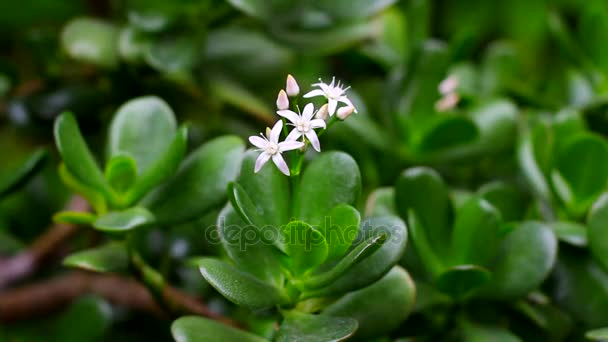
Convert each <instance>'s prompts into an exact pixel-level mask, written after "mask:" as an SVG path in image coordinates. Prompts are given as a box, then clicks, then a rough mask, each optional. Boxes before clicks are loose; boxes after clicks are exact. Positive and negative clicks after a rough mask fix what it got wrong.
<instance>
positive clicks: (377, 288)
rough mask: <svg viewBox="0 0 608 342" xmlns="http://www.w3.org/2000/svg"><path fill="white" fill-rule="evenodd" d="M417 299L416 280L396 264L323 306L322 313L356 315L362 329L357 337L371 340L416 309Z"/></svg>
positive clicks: (398, 323)
mask: <svg viewBox="0 0 608 342" xmlns="http://www.w3.org/2000/svg"><path fill="white" fill-rule="evenodd" d="M415 299H416V287H415V285H414V281H413V280H412V278H411V277H410V275H409V274H408V273H407V272H406V271H405V270H404V269H403V268H401V267H399V266H395V267H393V268H392V269H391V271H390V272H388V273H387V274H386V275H385V276H384V277H382V279H380V280H378V281H377V282H375V283H373V284H372V285H370V286H368V287H365V288H363V289H361V290H357V291H353V292H350V293H348V294H346V295H344V296H343V297H342V298H340V299H338V300H337V301H336V302H334V303H333V304H331V305H330V306H328V307H327V308H325V309H324V310H323V315H329V316H336V317H351V318H354V319H356V320H357V322H359V329H357V331H356V333H355V338H357V339H359V340H366V341H368V340H371V339H372V338H374V337H380V336H384V335H386V334H388V333H390V332H391V331H393V330H395V329H396V328H398V327H399V325H400V324H401V323H402V322H403V321H404V320H405V318H406V317H407V316H408V315H409V314H410V313H411V312H412V310H413V309H414V302H415Z"/></svg>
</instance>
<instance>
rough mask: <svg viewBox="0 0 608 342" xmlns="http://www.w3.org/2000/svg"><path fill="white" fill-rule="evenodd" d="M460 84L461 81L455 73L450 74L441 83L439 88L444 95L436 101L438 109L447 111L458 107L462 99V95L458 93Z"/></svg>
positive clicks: (436, 108)
mask: <svg viewBox="0 0 608 342" xmlns="http://www.w3.org/2000/svg"><path fill="white" fill-rule="evenodd" d="M459 84H460V81H459V80H458V77H456V76H455V75H450V76H448V77H447V78H446V79H444V80H443V81H441V83H439V86H438V87H437V90H438V91H439V93H440V94H441V96H442V97H441V99H439V100H438V101H437V102H436V103H435V110H436V111H438V112H447V111H450V110H452V109H454V108H456V106H457V105H458V102H459V101H460V95H459V94H458V86H459Z"/></svg>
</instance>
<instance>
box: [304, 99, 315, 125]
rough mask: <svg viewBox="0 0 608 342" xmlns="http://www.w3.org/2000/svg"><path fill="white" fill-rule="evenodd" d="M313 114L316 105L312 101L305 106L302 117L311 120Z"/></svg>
mask: <svg viewBox="0 0 608 342" xmlns="http://www.w3.org/2000/svg"><path fill="white" fill-rule="evenodd" d="M313 115H315V105H313V104H312V103H309V104H307V105H306V106H305V107H304V111H303V112H302V117H303V118H304V119H306V120H307V121H309V120H310V119H312V116H313Z"/></svg>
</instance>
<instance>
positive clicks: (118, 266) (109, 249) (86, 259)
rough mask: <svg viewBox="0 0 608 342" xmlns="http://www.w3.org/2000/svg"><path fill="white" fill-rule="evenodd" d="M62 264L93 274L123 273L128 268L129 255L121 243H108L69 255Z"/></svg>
mask: <svg viewBox="0 0 608 342" xmlns="http://www.w3.org/2000/svg"><path fill="white" fill-rule="evenodd" d="M63 264H64V265H65V266H70V267H77V268H82V269H85V270H88V271H95V272H123V271H127V269H128V267H129V255H128V253H127V248H126V246H125V245H124V244H123V243H120V242H110V243H107V244H105V245H103V246H100V247H96V248H92V249H87V250H83V251H80V252H76V253H74V254H70V255H69V256H67V257H66V258H65V259H63Z"/></svg>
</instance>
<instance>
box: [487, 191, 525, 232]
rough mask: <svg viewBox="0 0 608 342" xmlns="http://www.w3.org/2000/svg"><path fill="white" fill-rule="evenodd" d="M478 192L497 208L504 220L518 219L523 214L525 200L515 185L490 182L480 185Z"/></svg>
mask: <svg viewBox="0 0 608 342" xmlns="http://www.w3.org/2000/svg"><path fill="white" fill-rule="evenodd" d="M478 194H479V195H480V196H481V197H482V198H483V199H485V200H486V201H488V202H489V203H490V204H491V205H492V206H493V207H494V208H496V209H498V211H499V212H500V214H501V217H502V219H503V220H504V221H505V222H510V221H516V220H520V219H521V218H522V217H523V215H524V210H525V204H526V201H525V200H524V196H523V195H522V194H521V193H520V192H519V191H518V190H517V188H516V187H515V185H511V184H507V183H503V182H500V181H498V182H492V183H488V184H485V185H484V186H482V187H481V188H480V189H479V191H478Z"/></svg>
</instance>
